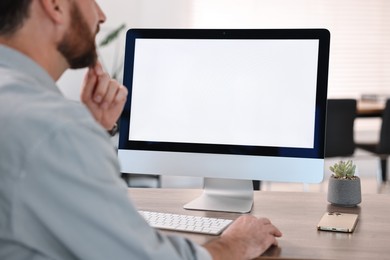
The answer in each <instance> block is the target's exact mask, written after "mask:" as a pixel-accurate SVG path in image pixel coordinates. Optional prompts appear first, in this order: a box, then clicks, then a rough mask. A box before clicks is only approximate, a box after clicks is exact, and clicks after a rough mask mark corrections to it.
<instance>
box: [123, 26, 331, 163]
mask: <svg viewBox="0 0 390 260" xmlns="http://www.w3.org/2000/svg"><path fill="white" fill-rule="evenodd" d="M142 38H144V39H147V38H150V39H283V40H295V39H305V40H306V39H315V40H319V52H318V66H317V68H318V69H317V87H316V88H317V89H316V111H315V129H314V144H313V148H293V147H269V146H267V147H266V146H248V145H245V146H244V145H225V144H200V143H173V142H153V141H130V140H129V127H130V111H131V96H132V95H131V94H132V80H133V69H134V54H135V46H136V45H135V43H136V39H142ZM329 44H330V33H329V31H328V30H326V29H130V30H128V32H127V35H126V49H125V63H124V78H123V84H124V85H125V86H126V87H127V88H128V91H129V94H128V98H127V101H126V104H125V107H124V110H123V113H122V115H121V118H120V124H119V125H120V135H119V143H118V149H122V150H139V151H162V152H164V151H166V152H189V153H212V154H235V155H257V156H273V157H275V156H277V157H279V156H283V157H299V158H320V159H321V158H324V145H325V140H324V139H325V123H326V122H325V121H326V99H327V85H328V66H329Z"/></svg>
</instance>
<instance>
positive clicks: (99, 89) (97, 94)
mask: <svg viewBox="0 0 390 260" xmlns="http://www.w3.org/2000/svg"><path fill="white" fill-rule="evenodd" d="M110 80H111V79H110V76H109V75H108V74H107V73H103V74H101V75H97V84H96V86H95V90H94V92H93V95H92V98H93V101H95V102H96V103H98V104H101V103H102V102H104V100H105V98H106V95H107V92H108V90H109V85H110Z"/></svg>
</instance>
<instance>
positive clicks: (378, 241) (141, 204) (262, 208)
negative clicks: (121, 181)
mask: <svg viewBox="0 0 390 260" xmlns="http://www.w3.org/2000/svg"><path fill="white" fill-rule="evenodd" d="M200 193H201V190H197V189H193V190H192V189H134V188H133V189H129V195H130V197H131V199H132V200H133V202H134V203H135V205H136V206H137V207H138V208H139V209H143V210H155V211H161V212H172V213H181V214H190V215H196V216H211V217H224V218H229V219H236V218H237V217H238V216H239V215H240V214H234V213H223V212H204V211H188V210H185V209H183V208H182V206H183V205H184V204H185V203H187V202H188V201H190V200H192V199H193V198H195V197H197V196H198V195H199V194H200ZM326 211H339V212H345V213H359V215H360V216H359V222H358V224H357V226H356V229H355V232H354V233H352V234H346V233H334V232H326V231H317V229H316V225H317V223H318V221H319V219H320V218H321V216H322V215H323V214H324V212H326ZM251 214H253V215H255V216H259V217H260V216H264V217H268V218H270V219H271V220H272V222H273V223H274V224H275V225H276V226H277V227H278V228H279V229H280V230H281V231H282V232H283V237H282V238H280V239H279V246H278V247H272V248H270V249H269V250H268V251H267V252H266V253H265V254H264V255H263V256H262V259H263V258H265V259H267V258H268V259H271V258H272V259H274V258H280V259H354V260H357V259H364V260H367V259H390V196H389V195H379V194H366V195H363V196H362V204H361V205H360V206H359V207H356V208H337V207H333V206H331V205H329V204H328V202H327V201H326V194H324V193H304V192H264V191H256V192H255V203H254V207H253V209H252V212H251ZM164 232H166V231H164ZM166 233H173V232H166ZM175 234H177V235H181V236H185V237H188V238H190V239H192V240H193V241H195V242H197V243H199V244H203V243H205V242H207V241H209V240H210V239H213V238H215V237H214V236H208V235H198V234H189V233H182V232H175Z"/></svg>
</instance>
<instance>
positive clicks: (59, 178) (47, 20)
mask: <svg viewBox="0 0 390 260" xmlns="http://www.w3.org/2000/svg"><path fill="white" fill-rule="evenodd" d="M105 19H106V18H105V16H104V14H103V12H102V11H101V9H100V8H99V6H98V5H97V3H96V2H95V0H1V2H0V122H1V125H0V133H1V135H0V143H1V146H0V259H18V260H20V259H37V260H38V259H92V260H99V259H115V260H117V259H211V258H213V259H251V258H254V257H256V256H258V255H260V254H261V253H263V252H264V251H265V250H266V249H267V248H268V247H269V246H271V245H276V244H277V241H276V237H280V236H281V233H280V231H279V230H278V229H277V228H276V227H274V226H273V225H272V224H271V223H270V221H269V220H268V219H257V218H255V217H253V216H242V217H240V218H238V219H237V220H236V221H235V222H234V223H233V224H232V225H231V226H230V227H229V228H228V229H227V230H226V231H225V232H224V233H223V234H222V235H221V237H219V238H217V239H215V240H213V241H211V242H209V243H207V244H206V245H204V246H199V245H196V244H194V243H192V242H191V241H188V240H186V239H184V238H181V237H175V236H165V235H163V234H161V233H159V232H158V231H156V230H155V229H153V228H151V227H149V226H148V225H147V223H146V222H145V221H144V220H143V218H142V217H141V216H140V215H139V214H138V213H137V210H136V209H135V208H134V206H133V205H132V204H131V202H130V201H129V198H128V195H127V190H126V189H127V188H126V185H125V184H124V183H123V182H122V181H121V179H120V178H119V166H118V162H117V159H116V153H115V150H114V149H113V147H112V146H111V143H110V140H109V137H108V135H107V133H106V131H105V130H109V129H111V128H112V127H113V125H114V123H115V122H116V120H117V119H118V117H119V114H120V112H121V110H122V109H123V106H124V102H125V100H126V96H127V90H126V88H125V87H124V86H122V85H120V84H118V83H117V82H116V81H113V80H111V79H110V78H109V76H108V75H107V74H106V73H105V72H103V70H102V68H101V66H100V64H99V62H98V61H97V55H96V47H95V43H94V40H95V36H96V34H97V32H98V28H99V24H100V23H103V22H104V21H105ZM81 67H89V70H88V72H87V75H86V76H85V80H84V83H83V88H82V94H81V100H82V101H83V103H84V104H85V105H83V104H80V103H77V102H73V101H69V100H67V99H65V98H64V97H63V96H62V95H61V93H60V92H59V90H58V89H57V87H56V85H55V81H56V80H57V79H58V78H59V77H60V76H61V75H62V74H63V72H64V71H65V70H66V69H68V68H81Z"/></svg>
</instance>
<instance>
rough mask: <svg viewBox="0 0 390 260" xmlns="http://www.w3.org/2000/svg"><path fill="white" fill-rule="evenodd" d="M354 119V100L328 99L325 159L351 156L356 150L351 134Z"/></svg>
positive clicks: (352, 133)
mask: <svg viewBox="0 0 390 260" xmlns="http://www.w3.org/2000/svg"><path fill="white" fill-rule="evenodd" d="M355 118H356V100H355V99H328V106H327V116H326V130H325V131H326V132H325V158H326V157H348V156H352V155H353V153H354V152H355V148H356V144H355V141H354V132H353V126H354V121H355Z"/></svg>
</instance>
